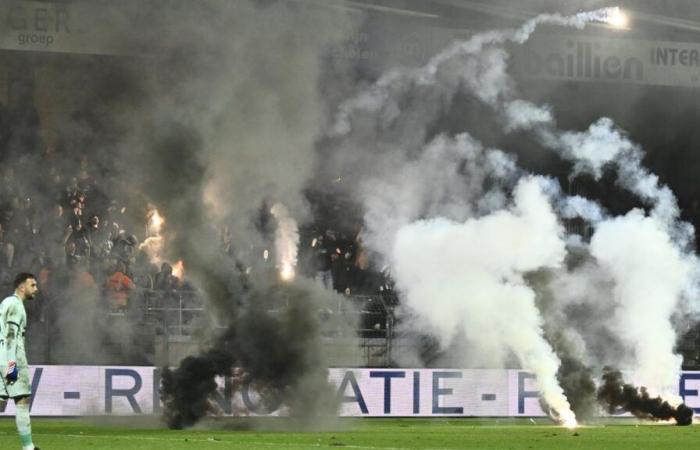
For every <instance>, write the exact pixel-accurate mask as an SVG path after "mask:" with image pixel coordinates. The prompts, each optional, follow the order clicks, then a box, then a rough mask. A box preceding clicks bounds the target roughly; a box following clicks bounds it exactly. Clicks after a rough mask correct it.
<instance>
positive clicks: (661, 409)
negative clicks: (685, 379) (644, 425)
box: [598, 368, 693, 425]
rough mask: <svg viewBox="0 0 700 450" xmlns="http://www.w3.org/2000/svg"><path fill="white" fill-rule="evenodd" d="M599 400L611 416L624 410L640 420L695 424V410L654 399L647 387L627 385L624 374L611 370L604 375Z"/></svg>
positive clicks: (683, 405) (608, 369) (659, 398)
mask: <svg viewBox="0 0 700 450" xmlns="http://www.w3.org/2000/svg"><path fill="white" fill-rule="evenodd" d="M598 399H599V400H600V402H601V403H602V404H604V405H605V406H606V407H607V410H608V413H610V414H614V413H616V412H617V410H618V409H622V410H623V411H627V412H630V413H632V414H633V415H634V416H635V417H638V418H640V419H651V420H671V419H673V420H675V421H676V424H677V425H691V424H692V423H693V410H692V409H691V408H689V407H688V406H686V405H685V404H681V405H679V406H675V407H674V406H672V405H671V404H669V403H668V402H667V401H664V400H663V399H662V398H661V397H652V396H651V395H650V394H649V392H648V391H647V389H646V388H645V387H641V388H636V387H634V386H633V385H631V384H625V383H624V380H623V377H622V373H620V372H619V371H616V370H613V369H610V368H607V369H606V371H605V373H604V374H603V384H602V385H601V386H600V388H598Z"/></svg>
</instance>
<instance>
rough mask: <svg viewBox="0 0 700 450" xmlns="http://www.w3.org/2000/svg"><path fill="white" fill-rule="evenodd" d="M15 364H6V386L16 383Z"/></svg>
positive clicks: (9, 362)
mask: <svg viewBox="0 0 700 450" xmlns="http://www.w3.org/2000/svg"><path fill="white" fill-rule="evenodd" d="M17 375H18V372H17V363H16V362H15V361H8V362H7V372H5V379H6V380H7V383H8V384H14V382H15V381H17Z"/></svg>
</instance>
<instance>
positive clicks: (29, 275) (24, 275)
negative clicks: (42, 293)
mask: <svg viewBox="0 0 700 450" xmlns="http://www.w3.org/2000/svg"><path fill="white" fill-rule="evenodd" d="M30 278H34V279H35V280H36V276H34V274H33V273H29V272H21V273H18V274H17V276H16V277H15V289H17V288H18V287H19V285H20V284H22V283H24V282H25V281H27V280H28V279H30Z"/></svg>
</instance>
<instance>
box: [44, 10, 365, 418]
mask: <svg viewBox="0 0 700 450" xmlns="http://www.w3.org/2000/svg"><path fill="white" fill-rule="evenodd" d="M161 3H162V2H158V1H154V2H147V3H144V2H132V1H127V2H123V3H120V4H119V5H104V6H105V7H104V8H103V9H101V10H100V12H99V13H98V14H99V15H100V17H101V18H103V19H105V20H106V22H105V23H106V25H105V27H104V29H105V33H110V32H112V30H113V31H114V36H112V39H113V40H114V42H115V46H117V47H118V48H127V49H130V51H131V52H133V54H132V55H130V56H129V57H118V58H117V57H115V58H112V57H103V58H97V57H95V58H93V57H89V56H87V57H84V58H83V61H81V64H82V67H83V68H89V69H90V70H89V72H88V73H89V74H90V76H85V75H81V74H80V73H79V72H80V71H79V70H76V69H74V68H73V70H72V71H70V75H65V76H64V77H63V80H65V79H69V80H70V82H71V84H73V85H75V86H80V87H81V89H80V92H81V95H80V99H81V100H80V102H79V103H80V105H81V106H80V107H79V108H78V109H83V111H82V112H83V113H82V114H81V115H80V116H79V117H78V116H75V115H73V116H69V117H65V118H64V119H63V121H59V123H57V128H59V129H62V130H64V131H65V135H67V136H65V135H64V136H61V139H62V140H63V141H64V142H66V143H70V144H66V145H65V146H66V147H69V149H68V150H67V151H68V152H69V153H70V152H72V151H73V150H72V149H71V148H70V147H72V146H73V145H74V146H75V148H76V151H77V150H82V149H83V148H84V146H85V145H86V144H85V143H88V142H93V143H94V142H97V143H100V148H99V149H96V151H95V152H94V153H93V157H94V158H95V159H98V160H99V166H100V167H102V168H104V169H105V172H107V174H108V175H107V176H106V178H107V179H109V180H111V181H113V182H111V183H110V184H109V186H108V187H109V188H111V189H110V192H109V194H110V195H111V196H113V197H119V198H123V199H127V200H132V202H131V203H129V206H128V208H127V209H128V211H129V212H130V213H131V214H133V215H134V217H133V218H132V220H131V222H132V223H134V224H136V223H139V221H141V223H143V217H144V216H145V214H143V212H144V209H145V208H144V206H145V204H146V203H147V202H148V203H152V204H154V205H155V206H156V207H157V208H158V210H159V211H160V213H161V215H162V216H163V217H164V218H165V220H166V228H167V229H166V244H165V254H164V255H163V256H164V257H165V258H166V259H168V260H180V259H181V260H184V262H185V266H186V270H187V278H188V279H189V281H191V283H192V284H193V285H195V287H196V288H197V289H198V290H199V291H200V292H201V293H202V295H203V297H204V298H205V300H206V303H207V310H208V311H209V313H210V314H211V320H209V321H208V323H206V324H205V326H203V327H202V328H203V330H204V333H203V336H202V338H203V342H202V345H203V347H204V350H203V351H202V353H201V354H200V355H197V356H194V357H191V358H188V359H186V360H184V361H183V363H182V365H181V367H179V368H176V369H174V370H165V371H164V376H163V390H162V392H163V400H164V404H165V413H164V417H165V419H166V421H167V423H168V424H169V425H170V426H172V427H186V426H190V425H192V424H194V423H195V422H196V421H197V420H198V419H199V418H201V417H202V415H203V414H205V413H206V411H207V408H208V406H207V404H208V401H207V395H208V394H211V393H212V392H213V390H214V389H215V388H216V386H215V383H214V376H216V375H220V376H227V375H230V370H231V368H232V367H233V366H234V365H238V366H240V367H241V368H242V369H243V370H245V371H247V372H248V373H249V374H250V375H251V376H253V377H255V382H256V383H257V384H258V385H260V386H263V387H264V388H269V389H271V390H275V391H278V392H280V393H281V395H282V397H283V399H284V401H285V406H286V407H288V408H289V410H290V413H291V414H293V415H298V416H318V415H319V414H321V413H322V412H324V411H325V412H328V413H329V414H330V411H333V410H334V408H335V407H336V406H337V402H336V401H335V397H334V395H330V393H331V392H332V389H330V387H329V386H328V382H327V380H326V375H327V374H326V365H325V363H324V361H323V357H322V351H320V348H319V347H318V344H319V336H318V334H319V326H318V323H317V321H318V317H317V315H316V313H317V311H318V309H319V308H320V307H321V306H324V305H326V303H325V302H329V301H333V300H332V299H329V297H332V295H333V294H331V293H328V292H326V291H323V290H320V289H318V288H317V287H316V286H315V285H313V284H311V283H307V282H306V281H305V280H303V279H297V281H296V282H295V283H294V284H288V285H284V286H281V285H278V284H277V282H276V281H275V280H271V279H270V278H275V277H274V275H271V274H270V273H269V267H265V264H264V262H263V261H262V257H261V256H262V250H263V249H264V248H271V244H272V242H271V240H272V237H271V236H270V230H268V229H265V228H264V227H261V226H260V221H259V217H260V212H261V210H264V209H266V208H268V207H269V206H270V205H272V204H274V203H276V202H281V203H282V204H284V206H285V207H286V208H287V209H288V210H289V211H290V214H291V215H292V217H293V218H294V219H296V220H297V221H303V220H307V219H308V218H309V214H308V213H309V207H308V204H307V200H306V198H305V195H304V189H305V187H306V186H307V184H308V182H309V180H310V179H311V178H312V170H313V168H314V167H315V166H314V160H315V157H316V155H315V141H316V138H317V135H318V134H319V130H320V129H321V128H322V126H323V124H324V121H325V118H324V112H325V104H324V99H323V98H321V96H320V95H319V86H320V84H321V83H322V80H321V77H322V70H321V61H322V59H323V57H324V55H325V52H326V51H327V50H328V48H329V46H331V45H333V44H334V43H335V42H338V41H340V40H342V39H344V37H345V35H346V34H347V33H349V32H350V30H351V29H352V27H353V21H352V20H349V18H348V17H347V16H346V15H345V12H344V11H345V10H343V9H338V8H335V7H334V6H337V5H334V4H331V2H329V3H326V4H324V5H318V4H312V3H307V2H278V1H264V2H257V1H247V0H246V1H236V2H228V1H224V0H197V1H195V2H173V3H169V2H166V3H167V5H165V6H166V7H162V8H161V6H163V5H161ZM87 11H88V12H89V10H87ZM126 24H131V25H130V28H129V29H130V30H133V33H130V34H128V35H127V34H126V33H124V29H125V28H123V27H124V26H126ZM108 25H110V26H108ZM111 25H116V26H111ZM103 38H105V41H106V42H108V41H109V39H108V37H107V36H103ZM69 66H70V65H69ZM328 88H330V87H328ZM105 92H108V93H109V95H108V100H105V99H104V98H103V96H104V95H106V94H104V93H105ZM95 105H99V106H95ZM91 113H92V114H91ZM93 116H94V117H95V119H94V120H85V118H86V117H88V118H89V117H93ZM97 150H99V151H97ZM140 226H141V227H142V226H143V225H140ZM223 226H228V227H229V228H230V230H231V233H232V235H233V248H234V252H233V253H235V255H227V254H223V252H222V251H221V242H220V240H219V230H220V229H221V227H223ZM246 269H247V270H246ZM270 304H274V305H275V307H276V311H277V312H270V311H269V309H267V308H265V306H270ZM325 394H328V395H325Z"/></svg>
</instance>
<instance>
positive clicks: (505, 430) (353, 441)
mask: <svg viewBox="0 0 700 450" xmlns="http://www.w3.org/2000/svg"><path fill="white" fill-rule="evenodd" d="M130 420H131V421H133V419H130ZM32 424H33V427H32V428H33V432H34V441H35V443H36V444H37V445H39V446H40V447H41V448H42V450H62V449H65V450H78V449H99V448H104V449H149V450H159V449H168V450H170V449H247V450H249V449H268V450H269V449H287V448H288V449H306V448H308V449H316V448H331V449H337V448H348V449H370V450H371V449H385V450H391V449H474V450H476V449H479V450H496V449H498V450H505V449H535V450H547V449H566V450H575V449H591V450H606V449H609V450H625V449H630V450H632V449H634V450H637V449H664V450H666V449H671V448H684V449H693V448H700V427H698V426H690V427H676V426H672V425H649V424H641V423H638V422H634V421H631V420H620V421H616V422H608V423H606V424H601V425H596V426H584V427H580V428H578V429H577V430H575V431H570V430H567V429H564V428H561V427H558V426H553V425H551V424H546V423H544V424H543V423H541V421H538V423H536V424H533V423H532V422H531V421H529V420H496V419H489V420H483V419H479V420H476V419H454V420H452V419H450V420H447V419H425V420H422V419H357V420H353V419H341V420H338V421H336V422H335V423H333V424H327V425H326V427H327V429H326V431H291V429H294V428H295V425H294V424H292V423H290V422H289V421H287V420H284V419H264V420H259V421H257V422H253V421H251V420H245V419H240V420H239V419H229V420H225V421H213V422H209V423H208V424H207V429H204V428H203V427H199V428H197V429H190V430H184V431H178V430H167V429H163V428H159V427H158V424H157V421H155V420H149V419H147V418H144V419H143V420H138V421H133V423H127V422H126V421H123V420H122V421H118V422H117V423H106V422H104V419H99V420H98V419H96V420H92V421H89V420H88V421H85V420H65V419H64V420H55V419H38V418H35V419H34V420H33V423H32ZM15 448H17V449H18V448H20V446H19V440H18V438H17V435H16V433H15V425H14V420H12V419H11V418H7V419H2V420H0V449H3V450H5V449H8V450H9V449H15Z"/></svg>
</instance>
